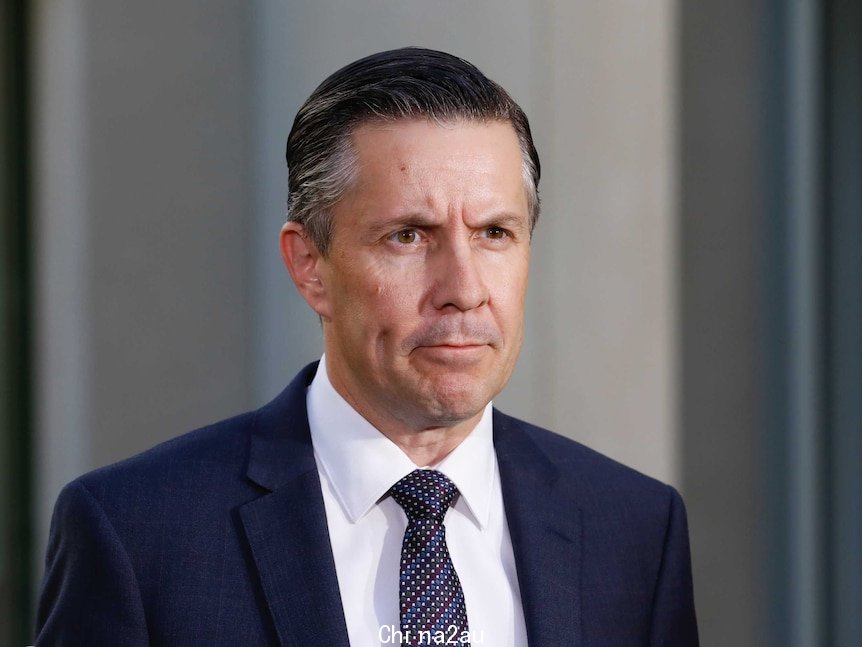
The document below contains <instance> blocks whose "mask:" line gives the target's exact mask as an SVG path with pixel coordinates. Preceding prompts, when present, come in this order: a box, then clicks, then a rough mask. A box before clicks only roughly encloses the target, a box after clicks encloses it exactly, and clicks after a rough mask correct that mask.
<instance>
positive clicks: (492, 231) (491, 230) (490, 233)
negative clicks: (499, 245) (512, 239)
mask: <svg viewBox="0 0 862 647" xmlns="http://www.w3.org/2000/svg"><path fill="white" fill-rule="evenodd" d="M485 235H486V236H487V237H488V238H490V239H491V240H502V239H503V238H506V237H507V236H508V235H509V232H508V231H506V230H505V229H503V228H502V227H488V228H487V229H486V230H485Z"/></svg>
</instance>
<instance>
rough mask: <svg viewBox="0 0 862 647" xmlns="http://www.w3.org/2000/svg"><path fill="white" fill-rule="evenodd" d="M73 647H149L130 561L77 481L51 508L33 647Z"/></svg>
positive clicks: (104, 518) (97, 507) (107, 521)
mask: <svg viewBox="0 0 862 647" xmlns="http://www.w3.org/2000/svg"><path fill="white" fill-rule="evenodd" d="M75 645H81V646H82V647H83V646H85V645H86V646H87V647H102V646H104V647H108V646H111V647H115V646H116V645H124V646H128V647H138V646H143V645H149V639H148V636H147V626H146V621H145V618H144V608H143V603H142V600H141V594H140V590H139V588H138V582H137V578H136V576H135V573H134V570H133V568H132V564H131V561H130V560H129V556H128V554H127V552H126V549H125V548H124V546H123V545H122V543H121V542H120V539H119V537H118V535H117V533H116V531H115V529H114V527H113V525H112V524H111V522H110V520H109V519H108V517H107V516H106V515H105V513H104V511H103V509H102V507H101V506H100V505H99V502H98V501H97V500H96V498H95V497H94V496H93V495H92V494H91V492H90V491H89V490H88V489H87V487H86V486H85V485H84V484H83V483H82V482H80V481H74V482H72V483H70V484H69V485H67V486H66V487H65V488H64V489H63V491H62V492H61V493H60V496H59V498H58V499H57V504H56V506H55V508H54V516H53V519H52V520H51V531H50V535H49V539H48V551H47V557H46V562H45V578H44V580H43V582H42V590H41V593H40V596H39V605H38V610H37V622H36V647H43V646H44V647H49V646H50V647H72V646H75Z"/></svg>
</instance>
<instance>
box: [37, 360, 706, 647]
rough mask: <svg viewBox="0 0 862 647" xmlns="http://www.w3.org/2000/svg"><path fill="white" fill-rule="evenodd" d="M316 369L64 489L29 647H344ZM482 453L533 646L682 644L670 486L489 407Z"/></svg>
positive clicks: (681, 590) (687, 640)
mask: <svg viewBox="0 0 862 647" xmlns="http://www.w3.org/2000/svg"><path fill="white" fill-rule="evenodd" d="M315 368H316V365H314V364H312V365H310V366H308V367H306V368H305V369H304V370H303V371H302V372H301V373H300V374H299V375H298V376H297V377H296V379H294V380H293V382H292V383H291V384H290V385H289V386H288V387H287V388H286V389H285V391H284V392H283V393H282V394H281V395H279V396H278V397H277V398H276V399H275V400H273V401H272V402H270V403H269V404H268V405H266V406H265V407H263V408H261V409H259V410H258V411H254V412H250V413H246V414H244V415H241V416H238V417H236V418H232V419H230V420H226V421H224V422H220V423H218V424H215V425H212V426H210V427H206V428H204V429H200V430H197V431H194V432H191V433H189V434H186V435H184V436H181V437H179V438H176V439H174V440H171V441H168V442H166V443H164V444H161V445H159V446H157V447H155V448H153V449H151V450H149V451H147V452H145V453H143V454H140V455H138V456H136V457H133V458H131V459H128V460H126V461H123V462H121V463H118V464H116V465H111V466H108V467H105V468H102V469H99V470H97V471H95V472H92V473H90V474H87V475H85V476H82V477H81V478H79V479H77V480H75V481H73V482H72V483H70V484H69V485H67V486H66V488H65V489H64V490H63V492H62V493H61V494H60V497H59V499H58V501H57V505H56V508H55V511H54V518H53V521H52V525H51V534H50V539H49V546H48V555H47V560H46V573H45V578H44V582H43V586H42V592H41V597H40V600H39V608H38V626H37V638H36V645H37V646H43V645H44V646H48V645H57V646H60V645H81V646H87V647H101V646H105V647H109V646H110V647H118V646H122V647H135V646H138V645H179V646H183V647H186V646H192V645H206V646H207V647H210V646H213V645H230V646H231V647H236V646H238V645H243V646H245V645H284V646H291V647H308V646H310V645H320V646H321V647H347V645H348V639H347V631H346V628H345V622H344V614H343V611H342V607H341V599H340V596H339V591H338V581H337V578H336V574H335V565H334V562H333V558H332V551H331V548H330V543H329V535H328V531H327V524H326V514H325V512H324V507H323V498H322V495H321V489H320V482H319V479H318V472H317V466H316V464H315V461H314V455H313V451H312V445H311V436H310V433H309V429H308V419H307V415H306V410H305V391H306V387H307V385H308V384H309V383H310V381H311V378H312V377H313V375H314V372H315ZM494 447H495V450H496V453H497V460H498V463H499V468H500V477H501V480H502V489H503V499H504V505H505V510H506V517H507V520H508V525H509V532H510V534H511V537H512V546H513V549H514V554H515V561H516V565H517V574H518V582H519V584H520V589H521V601H522V604H523V609H524V617H525V621H526V627H527V636H528V639H529V643H530V645H531V646H533V647H570V646H584V647H600V646H601V647H605V646H607V647H610V646H613V645H619V646H625V647H633V646H636V645H650V646H658V645H667V646H674V647H689V646H692V645H697V628H696V624H695V615H694V606H693V600H692V583H691V567H690V558H689V547H688V535H687V529H686V518H685V510H684V508H683V504H682V501H681V499H680V497H679V495H678V494H677V493H676V492H675V491H674V490H673V489H672V488H671V487H669V486H667V485H663V484H661V483H659V482H658V481H655V480H653V479H651V478H648V477H646V476H643V475H642V474H639V473H637V472H635V471H633V470H631V469H629V468H627V467H624V466H622V465H620V464H618V463H616V462H614V461H611V460H610V459H608V458H605V457H603V456H601V455H600V454H597V453H596V452H594V451H592V450H590V449H587V448H586V447H584V446H582V445H580V444H578V443H575V442H573V441H571V440H568V439H565V438H563V437H561V436H558V435H556V434H553V433H551V432H549V431H545V430H543V429H539V428H538V427H534V426H532V425H529V424H527V423H524V422H521V421H518V420H515V419H514V418H510V417H508V416H506V415H503V414H502V413H499V412H497V411H495V412H494ZM376 638H377V637H376V636H369V641H368V644H369V645H372V644H377V643H376V642H375V640H376ZM353 647H363V646H361V645H354V646H353ZM477 647H478V646H477ZM485 647H494V646H493V645H488V646H485Z"/></svg>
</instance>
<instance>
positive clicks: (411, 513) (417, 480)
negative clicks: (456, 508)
mask: <svg viewBox="0 0 862 647" xmlns="http://www.w3.org/2000/svg"><path fill="white" fill-rule="evenodd" d="M389 492H390V493H391V494H392V498H393V499H395V500H396V501H397V502H398V505H400V506H401V507H402V508H404V512H405V513H406V514H407V520H408V521H414V520H416V519H421V518H423V517H431V518H433V519H435V520H437V521H439V522H441V523H442V522H443V517H444V516H445V515H446V510H448V509H449V506H450V505H452V499H454V498H455V495H456V494H457V493H458V488H456V487H455V484H454V483H453V482H452V481H450V480H449V478H448V477H447V476H446V475H445V474H442V473H440V472H438V471H436V470H413V471H412V472H410V474H408V475H407V476H405V477H404V478H403V479H401V480H400V481H398V483H396V484H395V485H393V486H392V489H390V490H389Z"/></svg>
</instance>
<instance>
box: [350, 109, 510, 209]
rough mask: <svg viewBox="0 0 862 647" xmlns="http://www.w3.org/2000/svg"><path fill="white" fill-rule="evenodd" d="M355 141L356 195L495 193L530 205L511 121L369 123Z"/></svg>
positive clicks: (471, 195)
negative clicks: (372, 193)
mask: <svg viewBox="0 0 862 647" xmlns="http://www.w3.org/2000/svg"><path fill="white" fill-rule="evenodd" d="M351 143H352V147H353V150H354V154H355V157H356V162H357V168H356V172H357V177H356V180H357V181H356V184H355V186H354V191H353V193H354V196H355V195H356V193H357V192H358V193H368V192H374V193H381V192H382V193H390V194H409V193H411V192H418V193H421V194H423V195H424V194H434V193H445V194H446V195H447V196H448V198H449V199H452V198H455V197H457V196H462V197H464V198H465V199H466V198H473V199H476V198H481V197H483V196H484V195H485V194H493V195H494V196H495V197H496V198H497V199H500V200H510V201H516V202H521V201H522V200H523V201H524V202H525V204H526V191H525V185H524V173H523V161H522V156H521V148H520V144H519V142H518V137H517V134H516V133H515V129H514V128H513V127H512V125H511V124H510V123H509V122H508V121H487V122H473V121H454V122H443V123H440V122H437V121H429V120H399V121H394V122H385V123H366V124H362V125H360V126H358V127H357V128H356V129H355V130H354V131H353V133H352V139H351ZM376 197H377V198H380V197H381V196H379V195H377V196H376ZM427 197H430V196H427ZM486 197H487V196H486Z"/></svg>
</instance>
